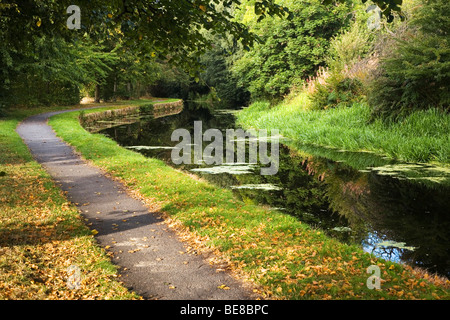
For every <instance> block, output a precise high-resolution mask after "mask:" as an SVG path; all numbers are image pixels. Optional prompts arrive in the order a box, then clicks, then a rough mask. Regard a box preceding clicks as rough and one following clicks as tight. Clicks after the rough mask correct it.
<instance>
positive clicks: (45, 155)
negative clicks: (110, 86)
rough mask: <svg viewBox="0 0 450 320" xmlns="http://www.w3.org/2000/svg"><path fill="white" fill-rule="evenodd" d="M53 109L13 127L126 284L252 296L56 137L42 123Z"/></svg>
mask: <svg viewBox="0 0 450 320" xmlns="http://www.w3.org/2000/svg"><path fill="white" fill-rule="evenodd" d="M68 111H72V110H68ZM68 111H62V112H68ZM58 113H61V111H60V112H52V113H44V114H40V115H36V116H32V117H30V118H27V119H26V120H24V121H23V122H22V123H21V124H20V125H19V126H18V127H17V130H16V131H17V132H18V133H19V135H20V136H21V137H22V139H23V141H24V142H25V143H26V144H27V145H28V147H29V149H30V151H31V153H32V154H33V156H34V158H35V159H36V160H37V161H38V162H39V163H41V165H42V166H43V167H44V168H45V169H46V170H47V171H48V172H49V174H50V175H51V176H52V177H53V178H54V180H55V181H56V182H57V183H58V184H59V185H60V187H61V189H62V190H64V191H66V192H67V197H68V199H69V200H70V201H72V202H73V203H75V204H76V205H77V207H78V208H79V210H80V211H81V212H82V215H83V216H84V217H85V218H86V219H87V220H88V223H89V227H90V228H91V229H92V230H96V231H98V233H97V234H96V238H97V240H98V242H99V244H100V245H101V246H103V247H105V248H107V250H108V251H110V252H112V253H113V255H112V260H113V262H114V263H115V264H117V265H118V266H120V267H121V268H120V269H121V275H122V277H121V280H122V281H123V282H124V284H125V285H126V286H127V287H129V288H130V289H132V290H134V291H135V292H137V293H138V294H140V295H141V296H143V297H144V298H147V299H170V300H185V299H187V300H206V299H211V300H217V299H220V300H222V299H224V300H243V299H252V298H254V296H252V293H251V290H250V289H249V288H248V287H247V286H246V285H244V283H242V282H240V281H238V280H236V279H235V278H233V277H231V276H230V275H229V274H228V273H227V272H223V271H218V270H216V269H215V268H214V267H212V266H211V265H210V264H209V263H208V262H207V261H206V260H205V259H204V257H202V256H201V255H198V254H195V253H192V252H188V250H187V247H186V245H185V244H184V243H183V242H182V241H181V240H179V238H177V236H176V234H175V233H174V232H173V231H172V230H171V229H169V228H168V227H167V225H166V224H164V223H162V222H163V220H162V218H161V217H160V216H159V215H158V214H157V213H155V212H150V211H149V210H148V209H147V208H146V207H145V206H144V204H143V203H142V202H141V201H139V200H137V199H135V198H133V197H131V196H130V195H128V194H127V192H126V189H125V187H124V186H123V185H122V184H120V183H119V182H117V181H114V180H112V179H110V178H109V177H108V176H107V175H105V173H104V172H103V171H102V170H100V169H99V168H96V167H94V166H93V165H91V164H88V163H87V162H86V161H85V160H83V159H82V158H81V157H80V156H79V155H77V154H76V153H75V152H74V151H73V149H72V147H71V146H69V145H68V144H67V143H65V142H64V141H62V140H61V139H60V138H58V137H57V136H56V134H55V133H54V131H53V130H52V128H51V127H50V126H49V125H48V124H47V120H48V119H49V117H51V116H53V115H55V114H58ZM228 288H229V289H228Z"/></svg>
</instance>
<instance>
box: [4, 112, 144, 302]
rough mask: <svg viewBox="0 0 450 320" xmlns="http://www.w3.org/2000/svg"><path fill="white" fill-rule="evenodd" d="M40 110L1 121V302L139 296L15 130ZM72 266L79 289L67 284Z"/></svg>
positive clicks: (18, 113) (11, 114)
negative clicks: (126, 284)
mask: <svg viewBox="0 0 450 320" xmlns="http://www.w3.org/2000/svg"><path fill="white" fill-rule="evenodd" d="M46 109H47V111H50V110H55V109H57V108H46ZM59 109H62V108H59ZM43 111H46V110H43V109H42V108H39V109H27V110H15V111H13V112H9V115H8V116H7V117H6V118H0V149H1V153H0V199H1V201H0V299H133V298H138V296H136V295H135V294H133V293H130V292H129V291H128V290H127V289H126V288H124V287H123V286H122V285H121V283H120V282H119V281H118V278H117V268H116V266H115V265H113V264H112V263H111V262H110V258H109V257H108V255H107V254H106V252H105V251H104V250H102V249H101V248H99V247H98V245H97V244H96V241H95V239H94V237H93V235H92V233H91V231H90V230H89V228H88V227H87V226H86V225H85V223H84V221H83V219H82V218H81V216H80V215H79V213H78V211H77V209H76V207H75V206H74V205H73V204H71V203H69V202H68V201H67V199H66V197H65V196H64V194H63V193H62V191H61V190H60V189H59V188H58V187H57V186H56V185H55V183H54V182H53V180H52V179H51V177H50V176H49V175H48V174H47V173H46V171H44V170H43V169H42V167H41V166H40V165H39V164H38V163H37V162H36V161H34V160H33V158H32V156H31V154H30V152H29V150H28V148H27V147H26V146H25V144H24V143H23V142H22V140H21V138H20V137H19V135H18V134H17V133H16V132H15V128H16V127H17V125H18V123H19V122H20V121H21V120H23V119H24V118H25V117H26V116H28V115H31V114H35V113H39V112H43ZM71 266H76V267H78V268H79V269H78V270H79V272H80V277H81V278H80V279H81V282H80V283H79V285H80V287H79V288H78V289H70V288H69V287H68V284H67V281H68V280H69V277H71V276H75V274H74V273H73V271H71V270H73V269H70V267H71ZM72 268H73V267H72Z"/></svg>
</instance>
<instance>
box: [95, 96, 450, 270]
mask: <svg viewBox="0 0 450 320" xmlns="http://www.w3.org/2000/svg"><path fill="white" fill-rule="evenodd" d="M235 112H236V111H235V110H214V109H213V108H212V107H211V106H209V107H208V106H206V107H205V106H201V105H199V104H195V103H192V102H191V103H186V102H185V106H184V109H183V110H181V109H180V110H179V113H177V114H173V113H174V112H173V111H172V112H171V115H168V116H161V114H158V117H156V118H155V117H153V116H151V115H143V116H142V117H140V118H136V119H135V121H134V122H133V123H131V124H125V125H124V124H123V121H121V122H119V124H117V125H114V123H113V124H112V125H111V123H108V128H105V129H102V128H101V127H97V129H96V131H97V132H100V133H102V134H104V135H107V136H109V137H111V138H113V139H114V140H116V141H117V142H118V143H119V144H120V145H121V146H123V147H126V148H129V149H132V150H135V151H137V152H141V153H143V154H144V155H146V156H148V157H154V158H158V159H162V160H164V161H165V162H166V163H167V164H169V165H171V166H174V167H177V168H180V169H183V170H186V171H189V172H191V173H195V174H197V175H199V176H201V177H202V178H204V179H206V180H208V181H210V182H211V183H214V184H216V185H218V186H220V187H222V188H230V189H232V190H233V192H234V193H235V194H236V196H237V197H239V198H240V199H242V200H244V201H247V202H253V203H257V204H261V205H266V206H268V207H269V208H270V209H271V210H279V211H282V212H285V213H286V214H290V215H293V216H295V217H297V218H298V219H299V220H301V221H302V222H305V223H308V224H310V225H312V226H313V227H315V228H320V229H322V230H323V231H324V232H325V233H327V234H328V235H330V236H332V237H335V238H337V239H339V240H340V241H342V242H345V243H352V244H355V243H356V244H359V245H361V246H362V248H363V249H364V250H365V251H367V252H370V253H372V254H374V255H376V256H378V257H382V258H385V259H388V260H391V261H396V262H402V263H406V264H408V265H411V266H417V267H421V268H424V269H428V270H429V271H430V272H436V273H438V274H440V275H444V276H447V277H448V276H449V275H450V210H449V208H450V197H449V194H450V193H449V191H450V170H449V169H448V168H445V167H437V166H431V165H425V164H413V163H401V162H397V161H393V160H389V159H387V158H383V157H381V156H377V155H375V154H372V153H367V152H345V151H341V150H334V149H328V148H322V147H315V146H311V145H303V144H301V143H298V142H293V141H290V140H288V139H281V140H280V154H279V169H278V173H277V174H275V175H261V174H260V168H259V167H258V165H243V164H240V165H239V166H236V165H235V166H233V165H229V166H223V165H221V166H214V165H205V164H198V165H195V164H190V165H186V164H181V165H174V164H173V162H172V160H171V152H172V149H173V147H174V146H175V145H176V144H178V142H176V141H175V142H172V141H171V135H172V132H173V131H174V130H176V129H180V128H184V129H187V130H189V132H190V133H191V135H192V136H193V134H194V121H202V127H203V128H202V129H203V132H204V131H206V130H207V129H210V128H216V129H219V130H221V131H222V132H224V135H225V130H226V129H233V128H236V127H235ZM122 120H123V119H122ZM120 123H122V124H120ZM208 144H210V142H204V146H203V148H204V147H206V145H208ZM202 150H203V149H202ZM268 150H269V151H270V146H269V147H268ZM219 169H220V170H219Z"/></svg>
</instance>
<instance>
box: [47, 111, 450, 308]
mask: <svg viewBox="0 0 450 320" xmlns="http://www.w3.org/2000/svg"><path fill="white" fill-rule="evenodd" d="M89 112H90V111H89ZM50 124H51V125H52V126H53V128H54V130H55V131H56V132H57V134H58V135H59V136H61V137H62V138H63V139H64V140H65V141H67V142H69V143H70V144H71V145H73V146H74V147H75V148H76V149H77V150H78V151H79V152H80V153H81V154H82V155H83V156H84V157H85V158H86V159H88V160H91V161H92V162H93V163H94V164H96V165H97V166H100V167H102V168H103V169H105V170H106V171H107V172H109V173H110V174H112V175H113V176H115V177H117V178H120V179H121V180H122V181H123V182H124V183H125V184H126V186H127V187H128V188H130V189H132V190H135V191H136V192H139V193H140V194H141V195H142V196H143V197H144V198H146V199H148V201H149V202H151V203H152V204H153V205H157V207H158V208H159V211H161V212H163V213H164V214H166V215H167V216H168V217H169V218H170V219H169V221H170V222H171V223H172V224H173V225H177V226H178V229H179V230H182V231H183V232H182V233H183V234H184V236H185V237H186V238H190V239H196V241H197V245H198V246H199V248H200V247H202V248H208V249H209V250H213V251H215V252H216V253H217V254H218V255H219V256H221V257H222V259H223V260H224V261H227V262H228V266H229V267H230V268H231V269H232V270H233V272H235V273H236V274H238V275H239V276H240V277H244V278H248V279H251V280H252V281H254V282H255V283H256V284H257V285H259V286H260V287H261V294H262V295H264V296H265V297H267V298H281V299H305V298H308V299H355V298H362V299H380V298H385V299H398V298H411V299H412V298H425V299H435V298H437V297H441V298H446V297H448V291H447V289H446V288H445V287H444V286H443V285H444V283H445V281H444V282H442V281H441V280H440V279H439V278H438V277H433V276H430V275H429V274H426V273H424V272H416V271H414V270H413V269H412V268H410V267H407V266H404V265H401V264H397V263H393V262H390V261H385V260H383V259H380V258H377V257H375V256H374V255H371V254H369V253H366V252H364V250H362V248H361V247H360V246H357V245H347V244H343V243H341V242H340V241H338V240H337V239H334V238H331V237H329V236H327V235H325V234H324V232H323V231H321V230H319V229H317V228H313V227H311V226H308V225H307V224H306V223H302V222H301V221H299V220H298V219H296V218H295V217H292V216H291V215H288V214H285V213H283V212H278V211H275V212H274V211H273V210H270V209H267V208H263V207H261V206H257V205H255V204H253V203H247V202H245V201H243V200H240V199H238V198H236V196H235V195H234V194H233V191H231V190H227V189H222V188H219V187H217V186H215V185H212V184H211V183H208V182H206V181H204V180H202V179H198V178H197V179H193V178H192V176H191V175H189V174H187V173H183V172H180V171H179V170H176V169H174V168H171V167H169V166H167V165H166V164H165V163H164V162H163V161H161V160H157V159H151V158H146V157H144V156H143V155H140V154H138V153H136V152H133V151H131V150H127V149H124V148H121V147H120V146H118V145H117V143H116V142H114V141H112V140H111V139H109V138H106V137H104V136H102V135H97V134H95V135H92V134H89V133H88V132H86V131H85V130H84V129H83V128H82V127H81V126H80V124H79V122H78V113H68V114H64V115H58V116H56V117H54V118H52V119H51V120H50ZM200 240H201V241H200ZM199 241H200V242H199ZM192 243H194V242H192ZM371 265H377V266H379V268H380V271H381V278H382V281H381V289H380V290H371V289H369V288H368V287H367V285H366V281H367V279H368V277H369V276H370V275H369V274H367V268H368V267H369V266H371Z"/></svg>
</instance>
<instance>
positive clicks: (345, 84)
mask: <svg viewBox="0 0 450 320" xmlns="http://www.w3.org/2000/svg"><path fill="white" fill-rule="evenodd" d="M362 91H363V87H362V83H361V82H360V81H359V80H357V79H351V78H348V77H345V75H343V74H342V73H336V72H333V73H331V75H330V76H329V77H328V78H327V79H326V82H325V83H323V84H322V83H317V84H316V85H315V90H314V91H313V92H312V93H311V94H310V99H311V108H312V109H316V110H318V109H328V108H334V107H336V106H338V105H341V104H342V105H346V106H350V105H351V104H353V103H355V102H358V101H359V100H361V97H362Z"/></svg>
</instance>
